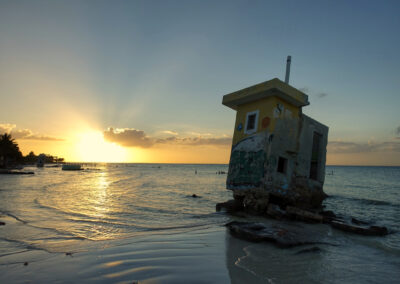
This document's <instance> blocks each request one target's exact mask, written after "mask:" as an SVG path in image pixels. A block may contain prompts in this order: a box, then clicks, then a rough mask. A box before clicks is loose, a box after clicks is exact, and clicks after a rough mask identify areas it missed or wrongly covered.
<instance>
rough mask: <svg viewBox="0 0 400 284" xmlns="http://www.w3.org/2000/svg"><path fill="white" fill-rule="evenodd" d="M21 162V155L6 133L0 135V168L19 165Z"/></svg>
mask: <svg viewBox="0 0 400 284" xmlns="http://www.w3.org/2000/svg"><path fill="white" fill-rule="evenodd" d="M22 160H23V156H22V153H21V151H20V150H19V147H18V144H17V142H15V140H14V139H12V138H11V135H10V134H7V133H4V134H2V135H0V168H6V167H8V166H12V165H15V164H18V163H21V162H22Z"/></svg>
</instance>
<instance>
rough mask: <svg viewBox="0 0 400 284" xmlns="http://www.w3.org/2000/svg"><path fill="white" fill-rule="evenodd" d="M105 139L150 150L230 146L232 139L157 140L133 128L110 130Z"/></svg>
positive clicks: (188, 138) (173, 138)
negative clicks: (173, 147)
mask: <svg viewBox="0 0 400 284" xmlns="http://www.w3.org/2000/svg"><path fill="white" fill-rule="evenodd" d="M103 134H104V139H105V140H107V141H109V142H113V143H116V144H119V145H121V146H125V147H141V148H149V147H153V146H156V145H181V146H205V145H209V146H229V145H230V144H231V142H232V138H230V137H207V138H204V137H201V136H200V137H184V138H182V137H176V136H171V137H168V138H155V137H149V136H147V135H146V133H145V132H144V131H142V130H137V129H133V128H123V129H119V128H117V129H114V128H108V129H107V130H106V131H104V132H103Z"/></svg>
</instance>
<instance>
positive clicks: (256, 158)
mask: <svg viewBox="0 0 400 284" xmlns="http://www.w3.org/2000/svg"><path fill="white" fill-rule="evenodd" d="M268 137H269V134H268V132H267V131H263V132H261V133H257V134H254V135H252V136H250V137H248V138H245V139H243V140H242V141H240V142H239V143H238V144H236V145H235V146H234V147H233V148H232V152H231V158H230V161H229V171H228V177H227V181H226V185H227V188H228V189H246V188H256V187H261V186H262V183H263V180H264V175H265V163H266V160H267V152H266V145H268V143H269V142H268Z"/></svg>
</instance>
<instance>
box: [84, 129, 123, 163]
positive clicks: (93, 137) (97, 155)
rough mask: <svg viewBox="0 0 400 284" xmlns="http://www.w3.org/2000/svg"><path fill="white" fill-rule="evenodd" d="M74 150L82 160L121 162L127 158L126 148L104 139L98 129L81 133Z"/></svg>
mask: <svg viewBox="0 0 400 284" xmlns="http://www.w3.org/2000/svg"><path fill="white" fill-rule="evenodd" d="M76 150H77V154H78V157H79V158H80V160H81V161H82V162H106V163H121V162H126V159H127V151H126V149H125V148H123V147H121V146H119V145H116V144H114V143H109V142H107V141H105V140H104V137H103V134H102V133H101V132H100V131H88V132H83V133H81V134H80V135H79V138H78V142H77V144H76Z"/></svg>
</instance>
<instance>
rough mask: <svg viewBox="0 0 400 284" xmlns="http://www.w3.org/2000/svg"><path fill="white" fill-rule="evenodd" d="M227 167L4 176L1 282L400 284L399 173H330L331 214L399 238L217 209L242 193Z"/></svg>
mask: <svg viewBox="0 0 400 284" xmlns="http://www.w3.org/2000/svg"><path fill="white" fill-rule="evenodd" d="M225 167H226V166H221V165H162V166H159V165H152V164H149V165H140V164H138V165H136V164H128V165H117V164H116V165H113V164H109V165H103V166H101V167H100V166H99V170H96V171H93V170H84V171H80V172H79V173H64V172H62V171H61V170H59V169H56V168H45V169H43V170H40V171H36V173H35V174H34V175H32V176H14V175H7V176H2V177H0V178H1V183H0V221H1V222H4V223H5V225H1V226H0V283H134V282H135V281H136V282H139V283H299V282H301V283H355V282H357V283H382V282H384V283H396V282H397V280H398V279H399V278H400V242H399V233H398V232H399V227H398V216H399V215H398V214H399V208H400V206H399V200H398V195H397V194H396V192H397V190H398V183H397V181H398V179H397V175H398V168H379V167H378V168H357V167H355V168H348V167H332V168H331V170H334V171H335V175H334V176H327V182H326V186H325V190H326V192H327V193H328V194H329V195H330V197H329V198H328V199H326V201H325V203H324V204H325V206H326V209H327V210H334V211H335V212H336V213H337V214H343V215H346V216H348V215H350V216H354V217H355V218H357V219H360V220H367V221H369V222H371V223H372V224H377V225H384V226H386V227H388V229H389V231H390V233H389V235H387V236H384V237H380V236H370V237H368V236H359V235H353V234H349V233H345V232H342V231H338V230H336V229H334V228H332V227H331V226H328V225H324V224H306V223H303V222H294V221H282V220H281V221H279V220H272V219H265V218H261V217H254V216H253V217H250V216H247V217H246V218H243V217H240V218H239V217H234V216H231V215H229V214H227V213H224V212H215V204H216V203H217V202H221V201H224V200H227V199H229V198H230V197H231V193H230V192H229V191H227V190H226V189H225V188H224V187H225V177H226V176H224V175H216V174H215V173H216V172H218V171H219V170H226V168H225ZM195 170H197V174H194V173H195ZM154 176H157V177H158V178H157V179H154ZM358 176H364V177H366V176H372V177H373V178H369V179H367V180H366V179H358V178H355V177H358ZM379 177H386V179H383V178H379ZM382 180H384V183H382ZM343 188H347V191H343ZM377 188H379V191H377V190H376V189H377ZM194 193H195V194H196V195H197V196H198V197H197V198H193V197H192V194H194ZM76 196H79V198H77V197H76ZM235 220H237V221H253V222H262V223H265V224H268V225H269V226H279V227H284V228H285V229H287V230H289V231H291V232H307V235H309V236H312V237H313V239H315V241H316V242H315V243H313V244H309V245H301V246H295V247H290V248H279V247H277V246H275V245H274V244H273V243H268V242H263V243H251V242H248V241H244V240H241V239H238V238H236V237H234V236H232V235H231V233H230V232H229V231H228V229H227V228H226V227H225V226H224V225H225V224H226V223H228V222H231V221H235Z"/></svg>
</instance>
